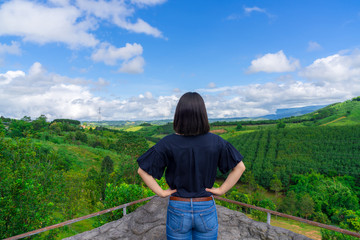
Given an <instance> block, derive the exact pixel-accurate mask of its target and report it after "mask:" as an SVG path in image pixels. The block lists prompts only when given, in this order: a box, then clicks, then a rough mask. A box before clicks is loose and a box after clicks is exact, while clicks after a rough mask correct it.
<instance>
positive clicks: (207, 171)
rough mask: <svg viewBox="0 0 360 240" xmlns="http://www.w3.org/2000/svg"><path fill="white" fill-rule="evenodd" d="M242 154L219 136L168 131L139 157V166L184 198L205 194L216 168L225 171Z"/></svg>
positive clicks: (240, 157) (211, 184) (236, 162)
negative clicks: (163, 181) (170, 132)
mask: <svg viewBox="0 0 360 240" xmlns="http://www.w3.org/2000/svg"><path fill="white" fill-rule="evenodd" d="M242 159H243V156H242V155H241V154H240V153H239V152H238V151H237V150H236V149H235V148H234V147H233V146H232V145H231V144H230V143H229V142H227V141H225V140H224V139H222V138H221V137H219V136H217V135H215V134H213V133H206V134H203V135H197V136H182V135H177V134H171V135H168V136H166V137H164V138H163V139H161V140H160V141H159V142H158V143H157V144H156V145H154V146H153V147H151V148H150V149H149V150H148V151H147V152H146V153H144V154H143V155H142V156H141V157H139V158H138V160H137V161H138V164H139V167H140V168H141V169H143V170H144V171H145V172H147V173H148V174H150V175H151V176H153V177H154V178H157V179H161V177H162V175H163V173H164V170H165V169H166V172H165V178H166V182H167V184H168V185H169V187H170V188H171V189H177V192H176V193H174V194H173V195H172V196H177V197H184V198H196V197H208V196H211V193H210V192H207V191H205V188H212V187H213V185H214V182H215V177H216V172H217V168H219V170H220V171H221V172H222V173H227V172H228V171H229V170H230V169H232V168H234V167H235V166H236V165H237V164H238V163H239V162H240V161H242Z"/></svg>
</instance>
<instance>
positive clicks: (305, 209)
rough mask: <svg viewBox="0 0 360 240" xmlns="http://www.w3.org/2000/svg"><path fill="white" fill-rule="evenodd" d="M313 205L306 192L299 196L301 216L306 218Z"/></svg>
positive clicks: (311, 211) (312, 211) (312, 210)
mask: <svg viewBox="0 0 360 240" xmlns="http://www.w3.org/2000/svg"><path fill="white" fill-rule="evenodd" d="M314 206H315V204H314V201H313V199H312V198H311V196H310V195H309V194H308V193H306V194H304V195H303V196H301V198H300V201H299V205H298V209H299V211H300V212H299V214H300V216H303V217H305V218H306V219H307V218H308V217H309V216H310V215H311V214H313V213H314Z"/></svg>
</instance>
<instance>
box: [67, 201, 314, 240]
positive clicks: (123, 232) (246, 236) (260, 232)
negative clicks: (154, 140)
mask: <svg viewBox="0 0 360 240" xmlns="http://www.w3.org/2000/svg"><path fill="white" fill-rule="evenodd" d="M167 202H168V199H167V198H160V197H155V198H153V199H152V200H151V201H149V202H148V203H147V204H146V205H144V206H141V207H139V208H137V209H136V210H135V211H134V212H132V213H130V214H127V215H125V216H124V217H123V218H121V219H119V220H117V221H114V222H110V223H107V224H105V225H103V226H101V227H99V228H95V229H93V230H91V231H88V232H84V233H81V234H78V235H75V236H72V237H68V238H65V239H63V240H107V239H112V240H127V239H128V240H152V239H153V240H162V239H164V240H165V239H166V233H165V229H166V226H165V224H166V208H167ZM216 207H217V211H218V220H219V235H218V239H221V240H233V239H234V240H235V239H239V240H240V239H241V240H258V239H259V240H260V239H261V240H277V239H279V240H310V238H308V237H305V236H303V235H300V234H297V233H294V232H291V231H289V230H286V229H283V228H279V227H274V226H271V225H268V224H266V223H263V222H257V221H254V220H252V219H250V218H248V217H247V216H246V215H245V214H243V213H241V212H237V211H233V210H230V209H228V208H225V207H222V206H218V205H217V206H216Z"/></svg>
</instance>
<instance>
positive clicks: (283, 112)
mask: <svg viewBox="0 0 360 240" xmlns="http://www.w3.org/2000/svg"><path fill="white" fill-rule="evenodd" d="M325 106H327V105H317V106H306V107H299V108H281V109H277V110H276V112H275V114H269V115H265V116H260V117H240V118H237V117H235V118H210V119H209V122H210V123H212V122H217V121H221V122H232V121H244V120H254V121H256V120H267V119H268V120H276V119H281V118H286V117H292V116H301V115H304V114H307V113H311V112H314V111H316V110H318V109H321V108H323V107H325ZM172 121H173V120H172V119H162V120H149V121H141V120H137V121H123V120H119V121H100V122H95V121H84V122H87V123H89V124H91V123H93V124H96V125H104V126H106V125H108V126H126V125H140V124H143V123H150V124H154V125H162V124H167V123H168V122H172Z"/></svg>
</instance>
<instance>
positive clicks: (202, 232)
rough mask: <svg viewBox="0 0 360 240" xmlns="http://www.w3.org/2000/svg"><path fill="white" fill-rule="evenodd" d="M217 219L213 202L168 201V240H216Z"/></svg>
mask: <svg viewBox="0 0 360 240" xmlns="http://www.w3.org/2000/svg"><path fill="white" fill-rule="evenodd" d="M218 226H219V225H218V218H217V213H216V206H215V201H214V200H211V201H204V202H193V201H191V202H183V201H174V200H169V204H168V209H167V217H166V236H167V239H168V240H173V239H174V240H175V239H177V240H179V239H184V240H185V239H199V240H200V239H207V240H209V239H214V240H215V239H217V234H218Z"/></svg>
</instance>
